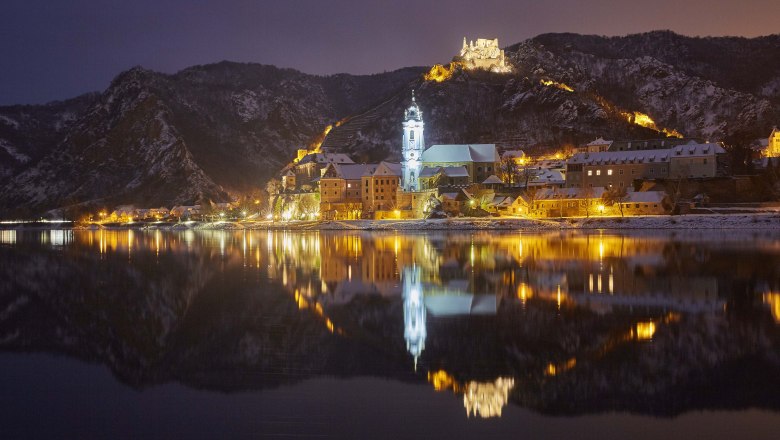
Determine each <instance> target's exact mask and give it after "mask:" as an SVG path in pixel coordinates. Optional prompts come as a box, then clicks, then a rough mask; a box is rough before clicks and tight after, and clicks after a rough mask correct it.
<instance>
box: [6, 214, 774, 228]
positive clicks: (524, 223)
mask: <svg viewBox="0 0 780 440" xmlns="http://www.w3.org/2000/svg"><path fill="white" fill-rule="evenodd" d="M22 229H28V227H22ZM30 229H53V228H52V227H51V226H45V227H33V228H30ZM65 229H76V230H80V229H81V230H90V229H107V230H127V229H140V230H170V231H177V230H281V231H284V230H287V231H446V230H519V231H551V230H596V229H610V230H621V229H668V230H695V229H708V230H767V229H770V230H780V212H771V213H755V214H687V215H676V216H672V215H657V216H632V217H590V218H585V217H570V218H562V219H557V218H556V219H528V218H511V217H506V218H503V217H491V218H451V219H430V220H424V219H419V220H339V221H337V220H326V221H291V222H270V221H261V222H228V221H225V222H215V223H204V222H181V223H132V224H127V225H112V226H104V225H97V224H94V225H87V226H72V227H68V228H65Z"/></svg>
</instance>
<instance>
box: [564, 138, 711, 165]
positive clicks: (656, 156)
mask: <svg viewBox="0 0 780 440" xmlns="http://www.w3.org/2000/svg"><path fill="white" fill-rule="evenodd" d="M725 152H726V151H725V150H724V149H723V147H721V146H720V145H719V144H716V143H708V144H686V145H678V146H676V147H674V148H670V149H666V150H631V151H602V152H598V153H577V154H575V155H574V156H572V157H571V158H570V159H569V160H568V162H567V163H569V164H585V165H606V164H620V163H649V162H658V163H661V162H669V161H670V159H671V158H672V157H680V156H686V157H697V156H712V155H715V154H722V153H725Z"/></svg>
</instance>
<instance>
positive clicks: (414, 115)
mask: <svg viewBox="0 0 780 440" xmlns="http://www.w3.org/2000/svg"><path fill="white" fill-rule="evenodd" d="M424 127H425V123H423V119H422V111H421V110H420V107H419V106H418V105H417V101H416V100H415V99H414V91H412V105H410V106H409V108H407V109H406V110H405V111H404V122H403V128H404V135H403V146H402V147H401V154H402V155H403V162H402V163H401V168H402V172H403V177H402V178H403V181H402V182H401V186H402V188H403V190H404V191H419V190H420V182H419V180H418V178H419V177H420V171H421V170H422V152H423V150H424V149H425V138H424V137H423V129H424Z"/></svg>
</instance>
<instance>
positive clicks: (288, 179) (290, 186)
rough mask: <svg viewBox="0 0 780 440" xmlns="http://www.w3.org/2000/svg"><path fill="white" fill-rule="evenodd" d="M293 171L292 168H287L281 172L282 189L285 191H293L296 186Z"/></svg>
mask: <svg viewBox="0 0 780 440" xmlns="http://www.w3.org/2000/svg"><path fill="white" fill-rule="evenodd" d="M295 181H296V179H295V173H293V171H292V170H287V172H286V173H284V174H282V189H283V190H285V191H293V190H295V188H296V183H295Z"/></svg>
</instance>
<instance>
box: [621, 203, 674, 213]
mask: <svg viewBox="0 0 780 440" xmlns="http://www.w3.org/2000/svg"><path fill="white" fill-rule="evenodd" d="M621 205H623V215H661V214H666V213H667V212H666V209H665V208H664V205H663V203H659V202H652V203H630V202H626V203H621ZM615 210H617V212H616V214H620V210H619V208H618V207H615V208H614V209H613V211H615Z"/></svg>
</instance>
